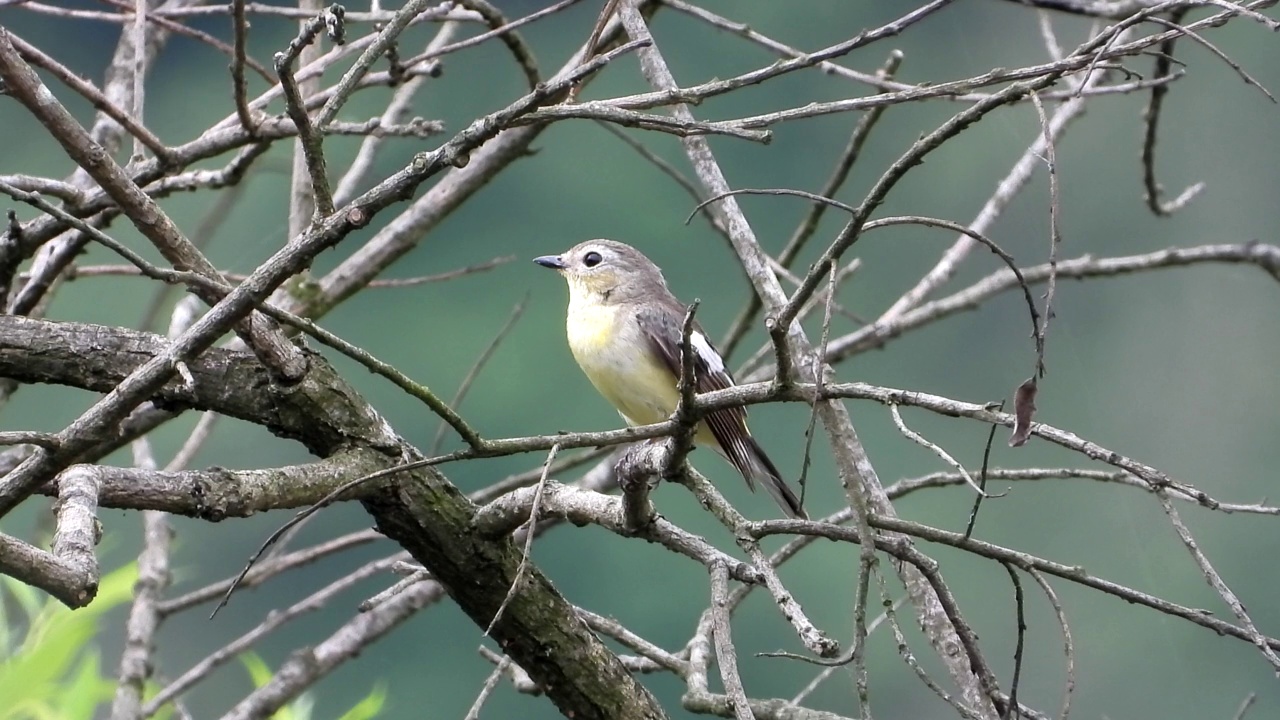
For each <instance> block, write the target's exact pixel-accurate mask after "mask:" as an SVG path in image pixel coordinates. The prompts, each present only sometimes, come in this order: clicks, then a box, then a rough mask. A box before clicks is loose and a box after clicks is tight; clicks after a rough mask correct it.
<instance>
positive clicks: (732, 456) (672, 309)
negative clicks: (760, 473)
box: [636, 298, 755, 489]
mask: <svg viewBox="0 0 1280 720" xmlns="http://www.w3.org/2000/svg"><path fill="white" fill-rule="evenodd" d="M651 300H652V298H651ZM684 313H685V310H684V308H682V307H680V305H679V304H678V303H676V302H672V303H669V304H668V303H661V302H652V301H651V302H649V303H646V305H645V306H644V307H642V308H641V309H640V311H639V312H638V313H637V314H636V321H637V323H638V324H639V326H640V332H641V333H642V334H643V335H644V337H645V339H646V340H647V341H648V343H649V347H650V348H651V349H652V350H653V352H654V354H655V355H657V356H658V357H659V358H661V359H662V362H663V363H664V364H665V365H666V366H667V369H668V370H670V371H671V374H672V376H673V377H675V378H679V377H680V364H681V363H680V339H681V334H682V331H683V325H684ZM689 345H690V347H691V348H692V350H693V352H694V358H693V374H694V377H695V378H696V381H697V382H696V387H695V389H696V390H697V392H699V393H705V392H711V391H712V390H723V389H725V388H728V387H733V385H734V382H733V376H731V375H730V374H729V371H728V370H727V369H726V368H725V366H724V360H723V359H722V358H721V357H720V353H719V352H718V351H717V350H716V349H715V347H714V346H712V344H711V341H710V340H708V339H707V336H706V334H705V333H704V332H703V331H702V328H701V327H699V326H698V325H697V323H695V324H694V326H693V333H692V335H690V337H689ZM706 423H707V427H708V428H710V430H711V434H712V435H713V436H714V437H715V439H716V441H717V442H718V443H719V444H720V449H721V450H722V451H723V452H724V454H725V456H727V457H728V458H729V460H730V461H731V462H732V463H733V464H734V466H735V467H737V468H738V470H739V471H741V472H742V475H743V477H744V478H746V480H747V485H749V486H751V487H752V489H754V488H755V484H754V483H753V482H752V474H753V473H752V472H750V467H751V460H750V458H751V456H752V453H751V449H750V443H751V440H750V437H751V436H750V434H749V433H748V431H747V410H746V408H744V407H742V406H738V407H731V408H724V409H722V410H716V411H715V412H713V413H711V414H710V415H708V416H707V417H706Z"/></svg>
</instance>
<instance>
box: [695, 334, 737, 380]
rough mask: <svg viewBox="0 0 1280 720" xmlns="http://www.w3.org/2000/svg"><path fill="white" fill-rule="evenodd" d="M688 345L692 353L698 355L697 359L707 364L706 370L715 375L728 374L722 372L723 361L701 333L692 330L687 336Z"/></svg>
mask: <svg viewBox="0 0 1280 720" xmlns="http://www.w3.org/2000/svg"><path fill="white" fill-rule="evenodd" d="M689 344H690V345H692V346H693V351H694V352H696V353H698V357H700V358H702V362H704V363H706V364H707V369H708V370H710V371H711V372H712V373H715V374H721V373H723V374H725V375H727V374H728V373H725V371H724V360H723V359H721V358H720V353H718V352H716V350H715V348H713V347H711V343H709V342H707V339H706V338H705V337H703V336H702V333H700V332H698V331H697V330H694V331H693V333H692V334H690V336H689ZM729 384H730V385H732V384H733V383H732V382H730V383H729Z"/></svg>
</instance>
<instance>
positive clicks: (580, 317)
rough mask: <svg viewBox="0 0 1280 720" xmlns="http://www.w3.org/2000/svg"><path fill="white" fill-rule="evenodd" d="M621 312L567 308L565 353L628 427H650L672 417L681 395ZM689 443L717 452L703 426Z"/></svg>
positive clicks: (596, 307)
mask: <svg viewBox="0 0 1280 720" xmlns="http://www.w3.org/2000/svg"><path fill="white" fill-rule="evenodd" d="M625 313H626V309H621V310H620V309H619V308H618V307H617V306H609V305H590V306H584V305H577V304H575V303H570V306H569V315H568V322H567V323H566V329H567V331H568V336H569V349H570V351H572V352H573V357H574V359H575V360H577V361H578V365H579V366H580V367H581V368H582V371H583V372H584V373H586V375H587V379H589V380H590V381H591V384H592V385H594V386H595V388H596V390H597V391H598V392H599V393H600V394H601V395H603V396H604V398H605V399H606V400H608V401H609V404H610V405H613V407H614V408H615V409H616V410H617V411H618V414H619V415H621V416H622V419H623V420H625V421H626V422H627V424H628V425H651V424H653V423H659V422H662V421H663V420H666V419H667V418H669V417H671V414H672V413H674V412H675V411H676V405H677V404H678V403H679V401H680V395H679V393H677V392H676V376H675V375H674V374H672V372H671V371H670V370H668V369H667V366H666V365H665V364H664V363H663V362H662V360H661V359H659V358H657V357H655V356H654V354H653V350H652V349H651V348H650V346H649V341H648V340H647V339H646V338H645V337H644V336H643V335H641V333H640V328H639V327H638V326H637V325H636V323H635V322H634V321H633V320H632V319H631V318H630V317H628V316H627V315H626V314H625ZM694 443H695V444H697V445H701V446H704V447H711V448H715V449H716V450H717V451H720V448H719V444H718V443H716V441H715V436H713V435H712V434H711V429H710V428H709V427H707V424H706V423H705V422H704V423H700V424H699V426H698V430H697V433H696V434H695V435H694Z"/></svg>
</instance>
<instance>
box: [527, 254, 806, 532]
mask: <svg viewBox="0 0 1280 720" xmlns="http://www.w3.org/2000/svg"><path fill="white" fill-rule="evenodd" d="M534 262H535V263H537V264H539V265H541V266H543V267H548V268H551V269H553V270H555V271H557V272H559V273H560V274H561V275H562V276H564V279H565V280H566V281H568V283H569V312H568V316H567V318H566V322H565V327H566V328H567V330H568V335H569V349H570V350H571V351H573V357H574V358H575V359H576V360H577V361H578V365H580V366H581V367H582V371H583V372H585V373H586V374H587V378H588V379H589V380H591V384H592V385H595V387H596V390H599V391H600V394H601V395H604V397H605V399H606V400H608V401H609V402H610V403H611V404H612V405H613V406H614V408H616V409H617V410H618V414H619V415H621V416H622V419H623V420H625V421H626V422H627V424H628V425H650V424H653V423H658V422H662V421H663V420H666V419H667V418H669V417H671V415H672V413H674V412H675V411H676V405H677V404H678V403H679V401H680V395H679V393H678V391H677V390H676V384H677V382H678V381H679V377H680V342H681V338H682V325H683V324H684V316H685V307H684V306H683V305H681V304H680V301H679V300H677V299H676V297H675V296H674V295H672V294H671V291H670V290H668V289H667V281H666V279H664V278H663V277H662V270H660V269H659V268H658V266H657V265H654V264H653V261H651V260H650V259H649V258H647V257H645V256H644V255H643V254H642V253H641V252H640V251H639V250H636V249H635V248H633V247H631V246H630V245H625V244H623V243H620V242H614V241H613V240H589V241H587V242H584V243H580V244H578V245H575V246H574V247H572V248H570V249H569V251H568V252H566V253H564V254H563V255H544V256H542V257H539V258H534ZM689 341H690V342H689V344H690V346H691V347H692V349H693V351H694V354H695V357H694V371H695V372H694V374H695V376H696V378H697V388H696V389H697V391H698V392H700V393H704V392H710V391H712V390H723V389H724V388H727V387H732V386H733V384H734V382H733V378H732V377H730V375H729V371H728V370H726V369H725V367H724V360H723V359H721V357H720V353H718V352H717V351H716V349H715V348H714V347H712V346H711V343H710V342H708V341H707V337H706V335H705V334H704V333H703V332H702V328H700V327H698V326H696V325H695V326H694V329H693V333H692V335H691V336H690V338H689ZM693 441H694V444H696V445H702V446H704V447H709V448H711V449H713V450H715V451H716V452H717V453H719V454H720V455H721V456H722V457H724V458H725V459H726V460H728V461H729V462H730V463H732V464H733V466H734V467H736V468H737V469H738V472H740V473H742V477H743V478H744V479H745V480H746V481H747V487H749V488H751V489H752V490H755V481H756V480H759V481H760V483H761V484H762V485H764V489H765V490H768V491H769V494H770V495H772V496H773V499H774V500H775V501H777V503H778V505H779V506H780V507H781V508H782V510H783V512H785V513H786V514H787V515H789V516H791V517H796V518H805V517H807V516H806V515H805V512H804V508H803V507H801V506H800V499H799V498H797V497H796V495H795V493H793V492H792V491H791V488H789V487H787V484H786V482H784V481H783V479H782V475H781V474H780V473H779V472H778V468H777V467H775V466H774V464H773V462H771V461H770V460H769V458H768V456H766V455H765V454H764V450H762V449H761V448H760V445H759V443H757V442H756V441H755V438H753V437H751V433H750V432H749V431H748V430H747V411H746V408H743V407H733V408H725V409H723V410H716V411H715V412H713V413H711V414H709V415H707V416H706V418H705V419H704V420H703V421H702V422H701V423H699V425H698V428H697V430H696V431H695V433H694V438H693Z"/></svg>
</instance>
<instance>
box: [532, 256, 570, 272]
mask: <svg viewBox="0 0 1280 720" xmlns="http://www.w3.org/2000/svg"><path fill="white" fill-rule="evenodd" d="M533 261H534V262H536V263H538V264H539V265H541V266H542V267H545V268H551V269H552V270H563V269H565V268H567V267H569V266H568V265H566V264H565V262H564V260H561V259H560V256H559V255H543V256H542V257H536V258H534V259H533Z"/></svg>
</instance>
